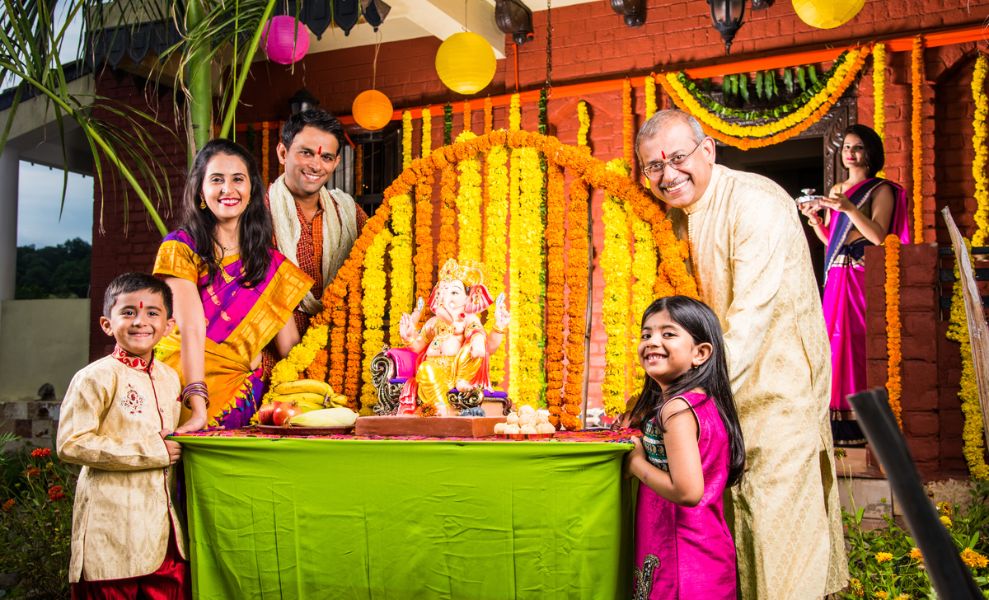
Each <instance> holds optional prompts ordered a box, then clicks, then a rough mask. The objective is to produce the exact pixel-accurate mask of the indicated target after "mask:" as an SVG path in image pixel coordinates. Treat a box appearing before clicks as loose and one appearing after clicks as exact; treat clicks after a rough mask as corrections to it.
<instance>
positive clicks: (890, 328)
mask: <svg viewBox="0 0 989 600" xmlns="http://www.w3.org/2000/svg"><path fill="white" fill-rule="evenodd" d="M883 245H884V246H885V247H886V283H885V291H886V355H887V363H886V395H887V396H889V407H890V408H891V409H892V411H893V416H894V417H896V423H897V425H899V426H900V429H903V420H902V419H901V417H900V413H901V408H900V398H901V396H902V390H903V381H902V379H901V368H902V362H903V356H902V354H901V353H900V351H901V326H900V238H899V237H897V236H895V235H888V236H886V239H885V240H883Z"/></svg>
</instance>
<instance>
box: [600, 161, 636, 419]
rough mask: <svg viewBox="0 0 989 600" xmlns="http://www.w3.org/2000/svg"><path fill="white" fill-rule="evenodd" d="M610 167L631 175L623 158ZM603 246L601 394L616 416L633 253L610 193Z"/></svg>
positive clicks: (620, 406)
mask: <svg viewBox="0 0 989 600" xmlns="http://www.w3.org/2000/svg"><path fill="white" fill-rule="evenodd" d="M608 169H609V170H611V171H612V172H614V173H617V174H619V175H620V176H623V177H628V171H629V169H628V165H627V164H626V163H625V161H624V160H623V159H614V160H611V161H609V162H608ZM602 208H603V217H602V220H603V221H604V248H603V249H602V251H601V260H600V264H601V273H602V274H603V275H604V300H603V302H602V309H601V313H602V314H601V319H602V321H603V322H604V332H605V334H606V335H607V336H608V341H607V343H606V344H605V347H604V381H603V382H602V384H601V396H602V400H603V401H604V412H605V413H606V414H608V415H609V416H615V415H618V414H621V413H622V412H625V400H626V387H625V366H626V354H625V353H626V347H627V344H628V336H629V331H628V311H629V289H630V283H631V272H630V267H631V265H632V256H631V253H630V252H629V246H628V218H627V215H626V214H625V207H624V205H623V203H622V201H621V199H620V198H618V197H616V196H614V195H612V194H607V195H606V196H605V200H604V205H603V207H602Z"/></svg>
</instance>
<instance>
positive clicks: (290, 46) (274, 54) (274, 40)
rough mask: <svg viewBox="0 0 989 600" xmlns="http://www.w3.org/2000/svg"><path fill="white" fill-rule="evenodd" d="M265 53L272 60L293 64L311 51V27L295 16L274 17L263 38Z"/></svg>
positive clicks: (266, 27)
mask: <svg viewBox="0 0 989 600" xmlns="http://www.w3.org/2000/svg"><path fill="white" fill-rule="evenodd" d="M261 44H262V46H263V47H264V52H265V54H267V55H268V59H269V60H271V61H272V62H276V63H279V64H282V65H291V64H293V63H295V62H298V61H300V60H302V57H303V56H305V55H306V52H308V51H309V28H308V27H306V26H305V25H304V24H303V23H298V24H297V22H296V20H295V17H290V16H287V15H281V16H278V17H272V18H271V20H270V21H268V25H266V26H265V28H264V35H263V38H262V40H261Z"/></svg>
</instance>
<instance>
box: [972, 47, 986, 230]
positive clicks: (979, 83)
mask: <svg viewBox="0 0 989 600" xmlns="http://www.w3.org/2000/svg"><path fill="white" fill-rule="evenodd" d="M987 71H989V59H987V58H986V55H985V54H981V53H980V54H979V58H977V59H976V61H975V70H974V71H973V72H972V103H973V104H974V105H975V116H974V117H973V119H972V129H973V131H974V134H973V135H972V148H973V150H974V151H975V156H974V157H973V159H972V178H973V179H975V206H976V209H975V215H974V219H975V233H974V234H973V235H972V245H973V246H985V245H986V240H987V238H989V184H987V182H986V165H987V163H989V160H987V159H989V148H987V139H986V138H987V137H989V125H987V123H986V121H987V120H989V99H987V98H986V72H987Z"/></svg>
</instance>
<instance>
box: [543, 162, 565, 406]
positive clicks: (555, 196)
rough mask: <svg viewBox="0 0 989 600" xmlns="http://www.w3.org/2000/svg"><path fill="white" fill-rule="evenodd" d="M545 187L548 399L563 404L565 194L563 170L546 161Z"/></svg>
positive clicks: (558, 404)
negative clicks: (546, 179) (546, 177)
mask: <svg viewBox="0 0 989 600" xmlns="http://www.w3.org/2000/svg"><path fill="white" fill-rule="evenodd" d="M547 175H548V183H547V188H546V353H545V356H546V403H547V405H549V406H550V407H553V406H556V407H562V406H563V356H564V347H563V326H564V321H563V318H564V317H563V315H564V311H565V305H564V297H563V295H564V291H565V286H566V272H565V269H564V256H563V248H564V240H565V231H566V229H565V218H566V212H565V211H566V196H565V194H564V180H563V171H562V170H561V169H560V167H559V166H557V165H553V164H548V165H547Z"/></svg>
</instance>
